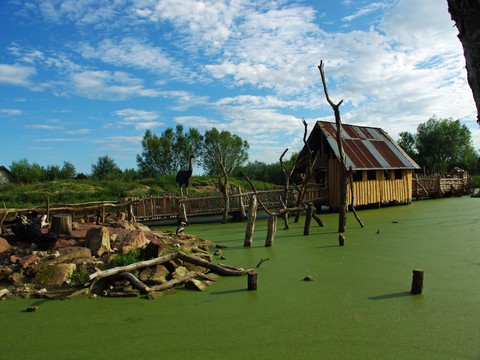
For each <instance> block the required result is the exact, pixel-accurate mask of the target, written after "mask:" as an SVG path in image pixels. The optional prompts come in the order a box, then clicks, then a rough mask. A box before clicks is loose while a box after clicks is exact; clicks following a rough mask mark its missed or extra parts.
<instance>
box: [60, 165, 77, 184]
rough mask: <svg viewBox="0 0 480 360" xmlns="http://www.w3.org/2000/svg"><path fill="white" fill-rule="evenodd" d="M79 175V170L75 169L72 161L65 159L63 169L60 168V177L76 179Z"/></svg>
mask: <svg viewBox="0 0 480 360" xmlns="http://www.w3.org/2000/svg"><path fill="white" fill-rule="evenodd" d="M76 175H77V170H76V169H75V166H73V164H72V163H71V162H68V161H64V162H63V166H62V169H61V170H60V177H61V178H62V179H66V180H69V179H74V178H75V176H76Z"/></svg>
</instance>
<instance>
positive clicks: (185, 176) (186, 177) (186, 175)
mask: <svg viewBox="0 0 480 360" xmlns="http://www.w3.org/2000/svg"><path fill="white" fill-rule="evenodd" d="M193 158H194V156H193V155H190V162H189V165H188V170H180V171H179V172H178V173H177V177H176V178H175V181H176V182H177V183H178V186H179V187H180V196H183V190H182V186H183V185H185V192H186V194H187V196H188V184H189V183H190V177H191V176H192V172H193Z"/></svg>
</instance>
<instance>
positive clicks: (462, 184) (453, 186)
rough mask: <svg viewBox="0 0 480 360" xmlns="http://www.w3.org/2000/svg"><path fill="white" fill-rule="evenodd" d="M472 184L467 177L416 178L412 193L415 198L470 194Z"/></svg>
mask: <svg viewBox="0 0 480 360" xmlns="http://www.w3.org/2000/svg"><path fill="white" fill-rule="evenodd" d="M469 191H470V184H469V182H468V180H467V179H460V178H440V177H429V178H414V179H413V182H412V195H413V197H415V198H417V199H418V198H422V197H442V196H452V195H455V196H460V195H465V194H468V192H469Z"/></svg>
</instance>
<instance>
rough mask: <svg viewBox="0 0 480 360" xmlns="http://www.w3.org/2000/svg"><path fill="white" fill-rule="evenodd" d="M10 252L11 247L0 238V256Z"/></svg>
mask: <svg viewBox="0 0 480 360" xmlns="http://www.w3.org/2000/svg"><path fill="white" fill-rule="evenodd" d="M10 250H12V245H10V244H9V243H8V241H7V240H5V239H4V238H3V237H0V254H2V253H4V252H8V251H10Z"/></svg>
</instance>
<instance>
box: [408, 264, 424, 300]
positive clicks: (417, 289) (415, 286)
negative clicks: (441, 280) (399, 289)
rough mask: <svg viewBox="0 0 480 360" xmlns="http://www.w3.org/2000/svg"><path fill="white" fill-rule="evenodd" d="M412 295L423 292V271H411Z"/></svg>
mask: <svg viewBox="0 0 480 360" xmlns="http://www.w3.org/2000/svg"><path fill="white" fill-rule="evenodd" d="M412 273H413V275H412V289H411V291H410V292H411V293H412V294H421V293H422V291H423V275H424V271H423V270H422V269H414V270H413V271H412Z"/></svg>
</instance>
